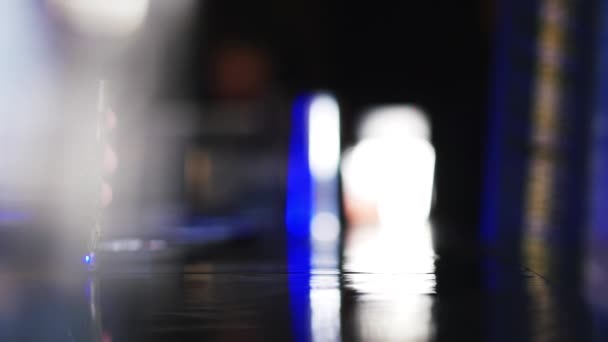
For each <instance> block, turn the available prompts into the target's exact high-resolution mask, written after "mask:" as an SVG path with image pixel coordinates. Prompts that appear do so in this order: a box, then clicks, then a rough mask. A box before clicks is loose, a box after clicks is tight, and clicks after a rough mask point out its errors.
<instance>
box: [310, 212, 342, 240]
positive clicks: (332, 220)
mask: <svg viewBox="0 0 608 342" xmlns="http://www.w3.org/2000/svg"><path fill="white" fill-rule="evenodd" d="M310 227H311V234H312V238H313V239H314V240H315V241H319V242H331V241H336V239H337V238H338V236H339V235H340V220H339V219H338V217H337V216H336V214H334V213H330V212H320V213H316V214H315V215H314V217H313V218H312V221H311V224H310Z"/></svg>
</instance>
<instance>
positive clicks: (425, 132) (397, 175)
mask: <svg viewBox="0 0 608 342" xmlns="http://www.w3.org/2000/svg"><path fill="white" fill-rule="evenodd" d="M376 114H377V115H376ZM360 131H361V132H362V135H363V136H364V137H365V138H364V139H363V140H362V141H361V142H359V143H358V144H357V145H356V146H355V147H354V148H353V149H351V150H349V151H348V152H347V153H345V155H344V159H343V162H342V172H343V176H344V186H345V191H346V196H350V197H351V198H353V199H354V200H359V201H362V202H365V203H372V204H374V205H375V206H376V209H377V213H378V217H379V220H380V222H381V224H382V226H383V227H387V226H391V227H392V226H395V227H396V226H403V225H406V224H415V225H417V224H421V223H423V222H425V221H426V220H427V219H428V217H429V213H430V209H431V203H432V195H433V182H434V173H435V150H434V148H433V146H432V145H431V143H430V142H429V141H428V136H429V132H430V129H429V127H428V122H426V119H425V118H424V116H423V114H422V113H421V112H420V111H418V110H416V109H414V108H410V107H386V108H381V109H380V110H379V111H378V112H377V113H376V112H372V113H371V116H370V117H369V118H366V119H365V120H364V122H363V125H362V127H361V130H360Z"/></svg>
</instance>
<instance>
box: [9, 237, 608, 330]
mask: <svg viewBox="0 0 608 342" xmlns="http://www.w3.org/2000/svg"><path fill="white" fill-rule="evenodd" d="M404 244H405V245H404V246H407V243H406V242H404ZM279 247H282V246H277V250H281V248H279ZM257 248H258V247H257V245H256V242H252V243H251V244H244V245H234V246H228V245H227V246H219V248H216V250H215V251H214V252H210V253H208V254H204V255H199V256H197V257H196V258H190V259H189V260H188V261H183V262H179V263H178V262H177V261H176V260H165V261H159V260H156V261H148V262H142V261H138V262H133V261H132V259H131V258H128V257H125V258H124V259H123V260H122V261H121V262H120V264H118V263H114V264H112V265H110V264H108V265H103V266H99V268H98V269H97V270H96V271H95V272H84V271H80V272H78V271H77V272H74V271H73V270H72V271H69V272H67V271H66V272H58V271H53V272H50V271H48V272H47V271H45V269H44V268H43V267H41V269H37V270H36V269H33V270H30V271H24V269H25V268H16V267H13V268H12V269H11V268H7V267H4V268H2V270H1V272H0V340H2V341H104V342H105V341H275V340H276V341H289V340H293V341H340V340H343V341H603V340H604V339H603V337H605V336H606V335H602V326H603V324H602V322H603V317H602V313H601V310H599V309H597V308H594V307H595V306H592V305H588V304H587V301H586V300H585V296H584V295H583V290H581V288H575V287H571V288H563V287H560V286H558V285H557V284H555V283H554V282H552V281H549V280H547V279H546V278H544V277H542V276H541V275H539V274H538V273H536V272H535V271H533V270H529V269H526V268H523V267H519V266H517V265H516V264H515V263H513V262H511V261H509V260H498V259H496V258H492V257H489V256H488V255H484V254H482V253H477V252H472V250H471V249H470V248H466V249H465V248H461V249H459V248H452V249H449V251H446V252H444V253H443V254H442V256H441V257H440V258H431V259H428V258H427V259H425V258H424V257H421V256H415V255H412V256H411V257H412V258H417V260H418V261H420V260H423V259H424V260H426V261H424V262H426V263H425V264H423V263H420V262H416V263H412V262H409V263H408V262H407V260H405V259H401V261H403V262H400V260H399V259H397V260H394V261H395V262H393V263H390V264H389V265H392V266H391V267H389V268H386V267H380V268H378V270H374V268H373V267H371V266H373V264H372V263H368V264H366V265H365V267H364V266H361V265H363V264H356V263H350V262H349V261H348V260H346V259H348V258H346V259H345V260H342V264H343V266H342V267H341V268H342V270H340V268H335V267H331V266H327V265H328V264H330V263H325V264H323V263H320V264H319V265H317V266H314V267H312V268H308V267H306V265H305V264H298V263H294V262H292V261H293V259H289V260H291V261H290V262H288V261H287V260H284V259H282V258H281V255H280V254H281V253H274V252H268V251H266V252H262V251H260V250H258V249H257ZM264 248H267V246H265V247H264ZM406 250H407V249H406ZM345 254H346V255H352V253H351V254H348V253H345ZM402 257H403V256H400V254H399V253H397V254H395V258H402ZM325 260H326V261H327V258H326V259H325ZM428 261H430V262H428ZM404 265H405V266H404ZM421 265H422V266H421ZM357 267H360V268H359V269H357Z"/></svg>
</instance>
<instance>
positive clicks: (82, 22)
mask: <svg viewBox="0 0 608 342" xmlns="http://www.w3.org/2000/svg"><path fill="white" fill-rule="evenodd" d="M48 2H49V3H50V4H51V5H52V6H54V7H55V8H57V9H58V10H59V11H60V12H62V14H63V15H64V16H65V19H66V20H67V21H68V22H69V23H70V24H71V25H72V26H73V27H74V29H76V30H78V31H80V32H83V33H87V34H101V35H112V36H124V35H128V34H130V33H132V32H133V31H135V30H136V29H137V28H139V27H140V26H141V24H142V23H143V22H144V20H145V17H146V14H147V12H148V6H149V3H148V0H48Z"/></svg>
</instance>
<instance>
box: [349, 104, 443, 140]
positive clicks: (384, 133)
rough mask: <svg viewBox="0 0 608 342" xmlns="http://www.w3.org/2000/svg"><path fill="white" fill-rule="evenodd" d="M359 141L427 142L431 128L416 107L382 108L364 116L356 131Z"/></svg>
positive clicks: (377, 108)
mask: <svg viewBox="0 0 608 342" xmlns="http://www.w3.org/2000/svg"><path fill="white" fill-rule="evenodd" d="M358 135H359V139H360V140H363V139H370V138H388V137H412V138H420V139H424V140H429V139H430V137H431V128H430V126H429V123H428V120H427V118H426V116H425V114H424V112H422V110H420V109H419V108H417V107H414V106H408V105H392V106H382V107H376V108H373V109H371V110H370V111H369V112H368V113H366V114H365V115H364V119H363V121H362V122H361V125H360V127H359V130H358Z"/></svg>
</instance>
